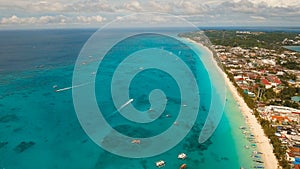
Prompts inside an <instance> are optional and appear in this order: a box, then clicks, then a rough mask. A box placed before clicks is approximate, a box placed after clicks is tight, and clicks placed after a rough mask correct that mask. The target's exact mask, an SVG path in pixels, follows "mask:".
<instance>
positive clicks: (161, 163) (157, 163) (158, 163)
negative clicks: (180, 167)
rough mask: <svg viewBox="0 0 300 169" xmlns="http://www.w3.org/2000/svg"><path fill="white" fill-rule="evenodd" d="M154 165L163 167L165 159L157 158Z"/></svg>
mask: <svg viewBox="0 0 300 169" xmlns="http://www.w3.org/2000/svg"><path fill="white" fill-rule="evenodd" d="M155 165H156V167H159V168H160V167H164V166H165V165H166V163H165V161H163V160H159V161H157V162H156V163H155Z"/></svg>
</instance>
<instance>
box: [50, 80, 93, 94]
mask: <svg viewBox="0 0 300 169" xmlns="http://www.w3.org/2000/svg"><path fill="white" fill-rule="evenodd" d="M88 84H90V82H89V83H83V84H80V85H75V86H70V87H65V88H61V89H57V90H55V92H62V91H65V90H70V89H73V88H77V87H82V86H86V85H88Z"/></svg>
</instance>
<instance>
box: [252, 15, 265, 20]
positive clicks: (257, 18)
mask: <svg viewBox="0 0 300 169" xmlns="http://www.w3.org/2000/svg"><path fill="white" fill-rule="evenodd" d="M250 17H251V18H252V19H255V20H266V18H265V17H262V16H250Z"/></svg>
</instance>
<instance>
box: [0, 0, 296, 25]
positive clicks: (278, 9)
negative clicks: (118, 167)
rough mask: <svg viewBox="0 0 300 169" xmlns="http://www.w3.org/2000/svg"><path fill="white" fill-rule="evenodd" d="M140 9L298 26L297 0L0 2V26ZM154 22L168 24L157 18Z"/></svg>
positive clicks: (221, 21)
mask: <svg viewBox="0 0 300 169" xmlns="http://www.w3.org/2000/svg"><path fill="white" fill-rule="evenodd" d="M145 12H157V13H166V14H169V15H174V16H176V17H180V18H182V19H185V20H187V21H189V22H191V23H193V24H194V25H196V26H200V27H202V26H203V27H205V26H300V0H42V1H39V0H13V1H11V0H0V29H5V28H35V27H36V28H39V27H49V28H50V27H99V26H101V25H105V24H107V23H110V22H112V21H114V20H116V19H120V18H121V17H124V16H127V15H130V14H134V13H145ZM147 19H149V18H142V17H141V18H134V19H133V20H132V21H127V22H126V23H127V24H130V22H132V24H134V23H137V21H138V20H140V22H139V23H142V22H147ZM156 21H157V22H161V23H162V24H166V25H167V24H170V25H171V24H172V19H169V20H160V19H159V16H157V18H156Z"/></svg>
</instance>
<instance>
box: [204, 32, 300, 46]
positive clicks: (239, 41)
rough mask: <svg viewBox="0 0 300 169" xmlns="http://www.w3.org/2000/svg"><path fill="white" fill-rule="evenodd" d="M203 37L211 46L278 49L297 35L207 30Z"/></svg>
mask: <svg viewBox="0 0 300 169" xmlns="http://www.w3.org/2000/svg"><path fill="white" fill-rule="evenodd" d="M205 35H206V36H207V37H208V38H209V39H210V41H211V43H212V44H218V45H223V46H232V47H236V46H240V47H242V48H250V47H260V48H266V49H280V48H281V45H282V44H281V42H282V41H283V40H284V39H285V38H289V39H294V38H295V37H296V36H297V33H292V32H291V33H287V32H268V33H265V32H256V33H252V34H238V33H236V31H225V30H224V31H219V30H218V31H217V30H207V31H205Z"/></svg>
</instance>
